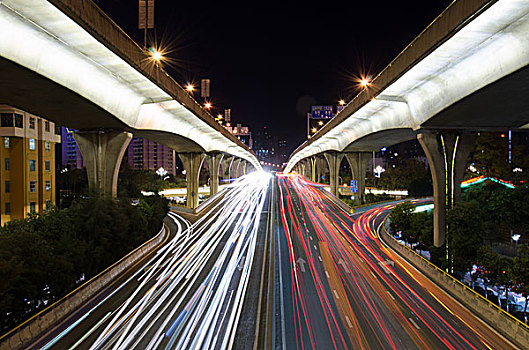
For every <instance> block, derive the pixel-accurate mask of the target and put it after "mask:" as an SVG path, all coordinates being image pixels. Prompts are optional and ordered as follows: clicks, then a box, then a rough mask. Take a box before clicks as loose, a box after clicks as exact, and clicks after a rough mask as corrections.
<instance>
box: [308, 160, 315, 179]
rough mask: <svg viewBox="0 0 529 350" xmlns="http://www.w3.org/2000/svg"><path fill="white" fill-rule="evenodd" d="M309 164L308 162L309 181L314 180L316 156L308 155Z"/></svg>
mask: <svg viewBox="0 0 529 350" xmlns="http://www.w3.org/2000/svg"><path fill="white" fill-rule="evenodd" d="M309 164H310V181H312V182H316V157H310V158H309Z"/></svg>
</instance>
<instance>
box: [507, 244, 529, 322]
mask: <svg viewBox="0 0 529 350" xmlns="http://www.w3.org/2000/svg"><path fill="white" fill-rule="evenodd" d="M509 275H510V277H511V279H512V281H513V284H514V285H513V290H514V291H515V292H517V293H520V294H521V295H523V296H524V297H525V298H526V300H525V307H524V312H527V301H528V300H527V299H529V245H526V244H522V245H520V247H518V256H517V257H515V258H514V261H513V264H512V267H511V269H510V271H509Z"/></svg>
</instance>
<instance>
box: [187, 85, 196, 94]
mask: <svg viewBox="0 0 529 350" xmlns="http://www.w3.org/2000/svg"><path fill="white" fill-rule="evenodd" d="M186 90H187V91H188V92H193V91H195V87H194V86H193V85H191V84H187V85H186Z"/></svg>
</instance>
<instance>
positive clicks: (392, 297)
mask: <svg viewBox="0 0 529 350" xmlns="http://www.w3.org/2000/svg"><path fill="white" fill-rule="evenodd" d="M386 292H388V294H389V296H390V297H391V299H393V300H395V297H394V296H393V295H391V293H390V292H389V290H387V291H386Z"/></svg>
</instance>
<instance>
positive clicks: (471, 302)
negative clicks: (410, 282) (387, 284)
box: [380, 216, 529, 349]
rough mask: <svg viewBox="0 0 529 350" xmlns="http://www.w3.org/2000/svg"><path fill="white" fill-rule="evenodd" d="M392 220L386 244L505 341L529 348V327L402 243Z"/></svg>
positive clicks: (384, 226) (381, 237)
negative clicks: (397, 236)
mask: <svg viewBox="0 0 529 350" xmlns="http://www.w3.org/2000/svg"><path fill="white" fill-rule="evenodd" d="M388 218H389V216H387V217H386V218H385V219H384V224H383V225H382V226H383V228H384V234H383V235H381V236H380V239H381V240H382V241H384V242H385V243H386V244H388V245H390V246H391V247H392V248H393V249H394V250H395V251H400V252H402V253H405V254H400V255H401V256H402V257H403V258H405V259H406V260H407V261H408V262H410V263H411V264H412V265H413V266H415V267H416V268H417V269H418V270H420V271H421V272H422V273H423V274H424V275H426V276H427V277H428V278H430V279H431V280H432V281H433V282H434V283H436V284H437V285H439V286H440V287H441V288H442V289H443V290H444V291H446V292H447V293H448V294H450V295H452V296H453V297H455V298H456V299H457V300H458V301H459V302H460V303H462V304H463V305H464V306H465V307H467V308H468V309H470V310H471V311H473V312H475V313H477V314H478V315H479V316H480V318H481V319H482V320H483V321H485V322H486V323H488V324H489V325H490V326H492V327H493V328H494V329H496V330H497V331H498V332H499V333H500V334H502V335H503V336H504V337H505V338H507V339H509V340H510V341H512V342H513V343H515V344H516V345H518V346H520V347H521V348H524V349H529V326H528V325H526V324H525V323H523V322H521V321H520V320H518V319H517V318H516V317H514V316H513V315H511V314H510V313H508V312H506V311H505V310H503V309H502V308H500V307H499V306H498V305H496V304H494V303H493V302H491V301H490V300H488V299H486V298H484V297H483V296H482V295H481V294H479V293H477V292H476V291H475V290H473V289H472V288H470V287H468V286H467V285H465V284H464V283H462V282H461V281H459V280H458V279H456V278H454V277H453V276H452V275H450V274H448V273H447V272H446V271H443V270H442V269H440V268H439V267H438V266H436V265H435V264H432V263H431V262H430V261H429V260H427V259H425V258H424V257H423V256H421V255H420V254H418V253H417V252H415V251H414V250H413V249H410V248H409V247H406V246H404V245H402V244H400V243H399V242H398V241H397V239H396V238H395V237H393V236H392V235H391V234H390V233H389V232H388V231H387V229H386V221H387V220H388ZM406 253H407V256H406Z"/></svg>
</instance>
